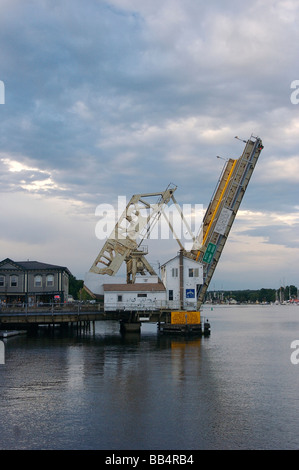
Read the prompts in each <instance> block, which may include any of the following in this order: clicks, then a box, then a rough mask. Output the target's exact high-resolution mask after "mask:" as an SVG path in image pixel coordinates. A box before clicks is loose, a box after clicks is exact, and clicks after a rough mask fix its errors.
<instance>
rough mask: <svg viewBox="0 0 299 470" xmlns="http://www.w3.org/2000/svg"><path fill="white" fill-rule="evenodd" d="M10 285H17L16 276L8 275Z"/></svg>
mask: <svg viewBox="0 0 299 470" xmlns="http://www.w3.org/2000/svg"><path fill="white" fill-rule="evenodd" d="M10 287H18V276H10Z"/></svg>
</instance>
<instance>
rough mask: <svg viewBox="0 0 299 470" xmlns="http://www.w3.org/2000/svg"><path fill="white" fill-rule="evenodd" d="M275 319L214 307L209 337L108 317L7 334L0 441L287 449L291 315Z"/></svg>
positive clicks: (0, 381)
mask: <svg viewBox="0 0 299 470" xmlns="http://www.w3.org/2000/svg"><path fill="white" fill-rule="evenodd" d="M295 310H296V313H297V309H295ZM284 315H285V316H284V317H282V312H276V311H274V310H270V309H269V310H264V309H263V310H257V309H236V310H232V309H223V310H217V309H214V312H213V314H212V313H211V315H209V318H210V317H212V318H210V321H211V323H212V334H211V336H210V337H209V338H189V339H185V338H180V337H176V338H174V337H168V336H160V335H158V334H157V328H156V326H155V325H145V326H144V327H143V328H142V331H141V334H140V335H138V334H126V335H124V336H122V335H121V334H120V333H119V325H118V323H117V322H98V324H96V330H95V334H94V335H93V333H92V332H86V333H84V334H81V335H77V334H76V331H69V332H65V331H64V332H62V331H60V330H59V329H54V331H51V332H49V331H46V330H41V331H40V332H39V333H38V335H36V336H27V337H26V336H22V337H21V336H20V337H15V338H10V339H9V340H8V341H7V343H6V364H5V365H1V367H0V400H1V407H0V435H1V441H0V448H11V449H31V448H33V449H39V448H42V449H149V450H154V449H167V450H169V449H216V448H226V449H229V448H279V447H281V448H296V447H298V445H299V441H298V438H297V436H296V434H295V433H293V432H292V430H293V429H296V428H297V427H298V425H299V418H298V413H297V390H298V386H299V378H298V377H299V374H298V373H297V372H298V370H299V366H297V369H296V366H293V365H292V364H291V362H290V360H289V356H290V342H291V341H292V340H293V339H296V335H295V336H294V334H295V333H294V332H295V331H296V329H295V328H294V326H295V325H297V324H298V319H297V317H296V315H295V312H293V313H292V312H290V311H288V312H286V313H285V314H284Z"/></svg>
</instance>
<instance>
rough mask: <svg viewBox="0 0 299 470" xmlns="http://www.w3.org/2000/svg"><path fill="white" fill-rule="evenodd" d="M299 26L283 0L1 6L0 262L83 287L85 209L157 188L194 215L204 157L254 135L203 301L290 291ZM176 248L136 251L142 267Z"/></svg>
mask: <svg viewBox="0 0 299 470" xmlns="http://www.w3.org/2000/svg"><path fill="white" fill-rule="evenodd" d="M298 21H299V4H298V1H297V0H279V1H278V0H252V1H250V2H244V1H241V0H211V1H209V2H205V1H201V0H150V1H149V0H107V1H102V0H86V1H84V2H82V1H80V0H63V1H62V0H27V1H24V0H1V2H0V58H1V61H0V64H1V67H0V80H2V82H3V84H4V85H5V103H4V104H0V116H1V128H0V139H1V146H0V182H1V185H0V191H1V193H0V200H1V219H2V223H1V231H0V241H1V244H0V258H1V259H4V258H6V257H10V258H12V259H14V260H16V261H18V260H19V261H20V260H26V259H31V260H38V261H43V262H49V263H54V264H60V265H65V266H67V267H68V268H69V269H70V271H71V272H72V273H73V274H74V275H75V276H76V277H77V278H79V279H83V278H84V275H85V273H86V272H87V271H88V270H89V268H90V266H91V264H92V263H93V261H94V259H95V257H96V256H97V254H98V252H99V251H100V249H101V247H102V244H103V241H102V240H99V239H97V237H96V235H95V228H96V224H97V222H98V221H99V218H98V216H97V215H96V208H97V206H98V205H100V204H113V205H115V204H116V203H117V200H118V196H119V195H122V196H126V197H127V199H128V200H129V199H130V197H131V196H132V195H133V194H136V193H137V194H138V193H144V192H155V191H161V190H163V189H165V188H166V186H167V185H168V184H169V183H170V182H172V183H174V184H175V185H177V187H178V188H177V190H176V193H175V196H176V199H177V201H178V202H179V203H180V204H187V203H190V204H203V205H204V206H205V207H206V206H207V204H208V203H209V200H210V198H211V196H212V192H213V190H214V188H215V185H216V182H217V180H218V177H219V174H220V172H221V170H222V166H223V163H224V162H223V161H222V160H220V159H217V158H216V156H217V155H220V156H222V157H223V158H228V157H232V158H237V157H239V156H240V155H241V153H242V151H243V147H244V144H243V143H242V142H240V141H238V140H236V139H234V137H235V136H236V135H238V136H239V137H241V138H242V139H248V138H249V137H250V135H251V134H253V135H258V136H260V137H261V138H262V140H263V144H264V146H265V148H264V150H263V152H262V153H261V157H260V160H259V162H258V164H257V167H256V170H255V172H254V174H253V177H252V179H251V181H250V184H249V187H248V189H247V192H246V194H245V196H244V199H243V202H242V205H241V209H240V211H239V213H238V216H237V219H236V221H235V224H234V226H233V229H232V232H231V234H230V237H229V240H228V242H227V244H226V247H225V250H224V252H223V255H222V258H221V260H220V262H219V265H218V267H217V271H216V272H215V275H214V278H213V280H212V284H211V287H212V288H216V289H235V288H261V287H279V286H280V285H283V284H286V285H287V284H295V285H297V286H298V285H299V235H298V228H299V198H298V195H299V190H298V183H299V145H298V141H299V104H296V103H295V101H296V100H291V94H292V93H293V97H294V96H295V97H297V95H296V89H292V88H291V84H292V82H293V81H294V80H299V48H298V44H299V29H298ZM298 83H299V82H298ZM298 97H299V93H298ZM292 101H294V103H292ZM177 249H178V245H177V244H176V242H173V241H169V242H168V241H163V242H159V241H156V242H155V243H154V242H153V241H151V243H150V250H151V251H150V253H149V255H148V260H149V261H150V262H151V263H152V264H153V265H154V267H157V263H158V261H159V262H160V263H163V262H164V261H166V260H167V259H169V258H171V257H172V256H174V255H175V254H176V252H177Z"/></svg>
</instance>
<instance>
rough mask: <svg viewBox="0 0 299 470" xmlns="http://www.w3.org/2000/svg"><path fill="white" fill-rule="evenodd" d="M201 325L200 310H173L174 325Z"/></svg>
mask: <svg viewBox="0 0 299 470" xmlns="http://www.w3.org/2000/svg"><path fill="white" fill-rule="evenodd" d="M186 323H187V324H188V325H199V324H200V312H189V311H178V312H171V324H172V325H186Z"/></svg>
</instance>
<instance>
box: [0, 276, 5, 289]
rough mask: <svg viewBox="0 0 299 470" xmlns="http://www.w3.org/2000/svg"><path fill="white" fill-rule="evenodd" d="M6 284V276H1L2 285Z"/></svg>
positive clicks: (0, 285) (0, 284) (0, 282)
mask: <svg viewBox="0 0 299 470" xmlns="http://www.w3.org/2000/svg"><path fill="white" fill-rule="evenodd" d="M4 286H5V276H0V287H4Z"/></svg>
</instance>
